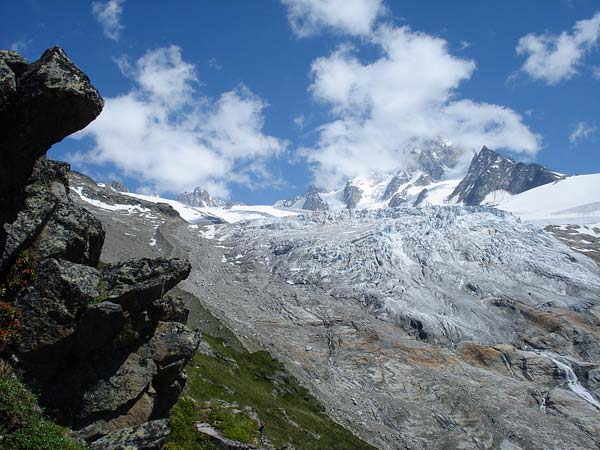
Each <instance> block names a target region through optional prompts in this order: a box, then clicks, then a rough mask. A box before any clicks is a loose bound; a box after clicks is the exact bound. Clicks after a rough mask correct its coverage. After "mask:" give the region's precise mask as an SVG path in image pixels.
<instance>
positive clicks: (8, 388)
mask: <svg viewBox="0 0 600 450" xmlns="http://www.w3.org/2000/svg"><path fill="white" fill-rule="evenodd" d="M67 433H68V430H67V429H65V428H63V427H60V426H58V425H56V424H54V423H52V422H49V421H47V420H45V419H44V417H43V416H42V414H41V412H40V411H39V409H38V408H37V405H36V399H35V396H34V395H32V394H31V393H30V392H29V391H28V390H27V389H26V388H25V387H24V386H23V385H22V384H21V383H20V382H19V381H17V380H16V379H13V378H0V434H1V435H2V436H3V439H2V443H1V445H2V449H3V450H85V448H86V447H84V446H82V445H80V444H78V443H76V442H75V441H73V440H71V439H70V438H69V437H68V435H67Z"/></svg>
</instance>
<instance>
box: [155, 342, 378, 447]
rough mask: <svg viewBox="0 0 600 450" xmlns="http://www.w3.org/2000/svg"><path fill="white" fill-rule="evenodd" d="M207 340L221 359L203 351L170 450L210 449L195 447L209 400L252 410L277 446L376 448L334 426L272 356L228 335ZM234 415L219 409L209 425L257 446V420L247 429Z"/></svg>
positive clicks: (192, 367)
mask: <svg viewBox="0 0 600 450" xmlns="http://www.w3.org/2000/svg"><path fill="white" fill-rule="evenodd" d="M204 339H205V340H206V341H207V342H208V343H209V344H210V346H211V347H212V350H213V352H214V353H215V356H208V355H205V354H201V353H198V354H196V355H195V356H194V358H193V359H192V361H191V362H190V364H189V365H188V367H187V374H188V383H187V387H186V392H185V394H184V397H182V398H181V399H180V400H179V402H178V403H177V405H176V406H175V408H174V409H173V412H172V415H171V427H172V430H173V431H172V434H171V436H170V438H169V445H170V446H169V447H167V448H169V449H170V450H180V449H181V448H185V449H188V448H189V449H190V450H196V449H204V448H210V447H194V446H190V442H192V441H193V440H194V439H196V441H197V437H196V436H194V435H195V434H196V433H195V432H194V423H196V422H198V421H206V415H204V416H203V405H206V402H211V404H213V405H220V404H222V403H219V402H226V404H230V405H231V404H234V405H237V407H238V408H239V409H242V408H243V407H245V406H249V407H250V408H252V409H253V410H254V411H255V412H256V413H257V414H258V416H259V417H260V420H261V421H262V423H263V425H264V428H263V430H262V435H263V436H264V437H265V438H266V439H268V441H269V442H270V443H271V445H273V446H275V447H281V446H283V445H285V444H286V443H289V444H292V445H293V446H294V447H295V448H296V449H297V450H301V449H307V450H308V449H310V450H342V449H343V450H353V449H373V447H371V446H370V445H368V444H366V443H364V442H363V441H361V440H360V439H359V438H357V437H356V436H354V435H353V434H352V433H350V432H349V431H348V430H346V429H345V428H343V427H342V426H340V425H338V424H337V423H335V422H333V421H332V420H331V419H330V418H329V417H328V416H327V415H326V414H325V411H324V409H323V408H322V406H321V405H320V404H319V402H318V401H317V400H316V399H315V398H314V397H313V396H312V395H310V393H309V392H308V391H307V390H306V389H305V388H304V387H302V386H301V385H299V384H298V382H297V381H296V380H295V379H294V378H293V377H291V376H289V375H288V374H287V372H286V371H285V368H284V367H283V365H282V364H281V363H279V362H278V361H277V360H275V359H273V358H272V357H271V355H270V354H269V353H267V352H264V351H260V352H255V353H249V352H246V351H244V350H241V349H239V348H234V347H232V346H231V345H230V344H229V343H228V342H227V341H229V339H227V338H224V337H221V338H215V337H212V336H209V335H206V334H205V335H204ZM214 411H216V412H214ZM230 415H231V413H230V412H228V411H227V409H226V408H225V409H224V408H221V407H219V406H217V407H215V406H213V413H212V416H211V415H210V414H209V416H208V419H209V420H208V421H209V423H211V424H212V425H213V426H214V427H215V428H217V429H218V430H219V431H220V432H221V433H222V434H223V435H224V436H225V437H229V438H231V439H237V440H241V441H243V442H252V443H255V442H256V436H257V435H256V434H254V435H252V430H253V428H252V427H254V431H255V432H257V431H258V430H256V428H255V427H256V422H254V421H253V420H250V421H251V422H252V423H250V421H246V422H244V424H243V427H242V424H241V423H240V421H241V420H242V418H241V417H240V415H239V414H238V417H233V418H232V417H229V416H230ZM240 427H242V428H243V429H242V430H240ZM190 430H191V432H190Z"/></svg>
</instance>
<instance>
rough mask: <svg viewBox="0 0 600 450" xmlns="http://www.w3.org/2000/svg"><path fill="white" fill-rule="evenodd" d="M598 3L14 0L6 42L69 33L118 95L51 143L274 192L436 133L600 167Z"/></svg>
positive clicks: (570, 167)
mask: <svg viewBox="0 0 600 450" xmlns="http://www.w3.org/2000/svg"><path fill="white" fill-rule="evenodd" d="M340 5H341V6H340ZM599 12H600V5H599V4H598V2H597V1H593V0H570V1H567V0H564V1H563V0H552V1H543V2H542V1H534V0H529V1H522V0H521V1H512V0H508V1H502V2H490V1H479V0H477V1H476V0H472V1H461V2H448V1H445V0H444V1H442V0H437V1H434V0H419V1H408V0H406V1H391V0H388V1H383V0H328V1H326V0H322V1H320V2H319V1H317V0H281V1H279V0H256V1H247V0H239V1H234V0H228V1H221V0H219V1H216V0H215V1H209V0H207V1H202V2H197V1H179V2H170V3H166V2H159V1H150V0H148V1H143V2H142V1H139V0H138V1H135V0H120V1H119V0H110V1H107V0H101V1H98V2H85V1H74V0H72V1H66V0H62V1H60V0H56V1H53V2H47V1H41V0H23V1H19V2H14V1H3V2H2V3H0V17H4V18H10V20H5V21H4V24H3V27H2V30H0V46H1V47H2V48H13V49H17V50H18V51H20V52H21V53H22V54H24V55H25V56H26V57H28V58H29V59H31V60H35V59H36V58H37V57H39V55H41V53H42V52H43V50H44V49H46V48H48V47H50V46H52V45H59V46H61V47H63V48H64V49H65V50H66V51H67V53H68V54H69V56H70V57H71V58H72V59H73V61H75V63H76V64H78V65H79V66H80V67H81V68H82V69H83V70H84V71H85V72H86V73H87V74H88V75H89V76H90V78H91V80H92V82H93V83H94V85H95V86H96V87H98V89H99V90H100V92H101V94H102V95H103V97H104V98H105V99H106V101H107V107H106V108H105V111H104V112H103V115H102V116H101V118H100V119H101V120H100V119H99V120H98V121H97V123H94V124H93V125H92V126H91V127H89V128H88V129H87V130H86V131H85V132H84V133H81V134H80V135H79V136H78V137H77V139H73V138H67V139H65V140H64V141H63V142H61V143H59V144H57V145H56V146H55V147H54V148H53V149H52V150H51V152H50V156H51V157H53V158H55V159H63V160H67V161H69V162H71V163H72V165H73V167H74V168H75V169H77V170H81V171H83V172H85V173H88V174H90V175H92V176H94V177H95V178H96V179H97V180H102V181H103V180H109V179H111V178H117V179H120V180H123V181H124V182H125V183H126V184H127V185H128V186H129V187H130V188H132V189H135V190H143V191H147V192H148V191H150V192H161V193H162V194H163V195H167V196H172V195H174V194H176V193H177V192H180V191H182V190H184V189H189V188H192V187H193V186H195V185H203V186H206V187H208V188H209V189H210V190H211V191H213V192H215V193H217V194H221V195H229V196H231V197H232V198H235V199H237V200H241V201H244V202H247V203H272V202H273V201H275V200H277V199H280V198H288V197H293V196H294V195H297V194H299V193H301V192H302V191H303V190H304V189H305V188H306V186H307V185H308V184H310V183H312V182H315V183H317V184H319V185H321V186H323V187H333V186H336V185H338V184H339V183H341V182H342V180H344V179H347V178H349V177H353V176H356V175H361V174H363V173H364V172H367V171H383V170H386V169H387V170H393V169H395V168H401V167H405V166H409V165H410V163H411V162H410V161H407V160H406V158H405V156H403V154H402V152H400V151H399V149H401V148H405V147H406V146H410V145H418V142H420V141H421V140H423V139H426V138H427V137H435V136H436V135H443V136H445V137H447V138H449V139H450V140H452V141H453V142H454V143H455V144H456V145H457V146H460V147H461V148H464V149H465V151H466V152H467V154H469V152H472V151H476V150H477V149H479V148H480V147H481V146H483V145H488V146H491V147H496V148H499V149H502V151H503V152H505V153H508V154H510V155H511V156H514V157H516V158H518V159H521V160H524V161H536V162H539V163H541V164H544V165H546V166H548V167H551V168H553V169H555V170H558V171H561V172H566V173H593V172H600V101H599V100H600V95H599V94H600V51H599V47H598V46H599V44H600V15H598V13H599ZM517 50H519V52H518V51H517ZM519 53H520V54H519Z"/></svg>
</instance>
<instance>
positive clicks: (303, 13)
mask: <svg viewBox="0 0 600 450" xmlns="http://www.w3.org/2000/svg"><path fill="white" fill-rule="evenodd" d="M281 2H282V3H283V4H284V5H285V6H287V8H288V19H289V21H290V25H291V26H292V30H293V31H294V33H295V34H296V35H297V36H299V37H307V36H311V35H314V34H316V33H318V32H319V31H320V30H321V29H323V28H325V29H332V30H334V31H338V32H343V33H347V34H351V35H355V36H360V35H367V34H369V33H370V32H371V30H372V28H373V24H374V23H375V21H376V20H377V18H378V17H379V16H381V15H382V14H384V13H385V8H384V6H383V0H281Z"/></svg>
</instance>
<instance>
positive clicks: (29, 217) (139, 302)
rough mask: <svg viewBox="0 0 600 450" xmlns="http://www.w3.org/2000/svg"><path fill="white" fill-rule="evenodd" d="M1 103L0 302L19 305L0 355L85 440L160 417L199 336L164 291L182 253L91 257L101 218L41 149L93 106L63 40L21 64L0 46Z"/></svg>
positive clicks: (78, 123) (181, 271)
mask: <svg viewBox="0 0 600 450" xmlns="http://www.w3.org/2000/svg"><path fill="white" fill-rule="evenodd" d="M0 101H1V103H0V117H1V119H2V121H3V128H2V132H1V134H0V154H2V160H1V162H0V180H1V181H0V202H1V208H0V210H1V211H2V217H1V219H2V227H1V233H2V240H1V241H0V276H1V278H0V284H4V283H6V285H7V286H10V289H6V290H4V289H3V290H2V292H3V298H2V301H5V302H8V303H10V304H11V305H12V307H14V308H17V309H18V310H19V311H20V312H21V314H22V327H21V331H20V336H19V339H18V342H17V343H16V344H14V345H12V346H3V347H4V348H3V354H2V357H3V359H5V360H10V361H11V362H12V365H13V366H14V367H15V369H16V370H17V372H18V373H19V374H20V376H21V378H22V379H23V380H24V381H25V383H26V384H27V385H28V386H29V388H30V389H32V390H33V391H34V392H35V393H36V394H37V395H38V401H39V403H40V405H41V406H42V407H43V408H44V409H45V411H46V413H48V414H50V415H51V416H52V417H53V418H54V420H56V421H58V422H59V423H61V424H63V425H66V426H69V427H71V428H72V429H75V430H79V436H80V437H81V438H83V439H85V440H87V441H89V442H91V441H94V440H96V439H98V438H100V437H102V436H104V435H106V434H108V433H111V432H115V431H116V430H121V429H124V428H127V427H135V426H140V425H142V424H144V423H145V422H147V421H153V420H159V419H161V418H164V417H167V416H168V413H169V410H170V407H171V406H172V405H173V404H174V403H175V401H176V400H177V398H178V395H179V393H180V392H181V391H182V389H183V387H184V384H185V375H184V372H183V368H184V366H185V364H186V362H187V361H188V359H189V358H190V357H191V356H192V355H193V354H194V352H195V350H196V348H197V346H198V343H199V336H198V335H197V334H196V333H195V332H193V331H191V330H190V329H188V328H187V327H185V326H184V325H183V322H185V320H186V317H187V310H186V309H185V307H184V305H183V304H182V302H181V301H178V300H175V299H173V298H171V297H169V295H168V294H167V292H168V291H169V290H170V289H171V288H172V287H174V286H175V285H176V284H177V283H178V282H179V281H181V280H183V279H185V278H186V277H187V276H188V274H189V272H190V264H189V262H187V261H184V260H179V259H170V260H169V259H165V258H158V259H146V258H142V259H130V260H127V261H124V262H118V263H112V264H101V263H100V255H101V251H102V245H103V242H104V237H105V233H104V230H103V228H102V225H101V223H100V222H99V221H98V220H97V219H96V218H95V217H94V216H93V215H92V214H90V213H89V212H88V211H86V210H85V209H84V208H82V207H81V206H78V205H76V204H75V203H73V202H72V201H71V200H70V198H69V195H68V193H69V184H68V177H67V174H68V172H69V166H68V164H65V163H59V162H54V161H50V160H47V159H46V158H45V153H46V151H47V150H48V148H49V147H50V146H51V145H52V144H53V143H55V142H58V141H60V140H61V139H63V138H64V137H65V136H67V135H69V134H71V133H72V132H74V131H77V130H78V129H81V128H83V127H85V126H86V125H87V124H88V123H89V122H90V121H91V120H93V119H94V118H95V117H96V116H97V115H98V114H99V113H100V111H101V109H102V106H103V101H102V98H101V97H100V95H99V94H98V91H97V90H96V89H95V88H94V87H93V86H92V85H91V84H90V81H89V79H88V78H87V76H86V75H85V74H83V73H82V72H81V71H80V70H79V69H78V68H77V67H76V66H75V65H74V64H73V63H72V62H71V61H70V60H69V59H68V57H67V56H66V54H65V52H64V51H63V50H62V49H60V48H56V47H55V48H52V49H50V50H47V51H46V52H45V53H44V54H43V55H42V57H41V58H40V60H38V61H36V62H34V63H32V64H28V63H27V62H26V61H25V59H23V58H22V57H20V56H19V55H17V54H16V53H14V52H7V51H2V52H0ZM19 255H20V256H19ZM17 258H20V260H23V259H26V260H27V261H28V264H30V267H27V269H26V270H27V271H29V272H28V273H30V274H35V276H31V277H30V280H29V282H27V281H25V282H23V283H22V284H21V285H14V284H15V283H13V281H14V280H13V279H12V278H14V266H15V261H16V260H17ZM163 425H164V424H163ZM151 428H152V427H151ZM155 428H157V429H161V430H162V432H163V436H162V437H160V436H154V438H153V439H154V441H156V440H157V439H158V440H159V441H160V440H161V439H163V440H164V438H165V433H164V429H165V427H164V426H162V427H155ZM167 430H168V427H167ZM151 440H152V439H151ZM94 448H114V447H102V446H100V447H98V446H97V445H96V446H95V447H94ZM140 448H143V447H140Z"/></svg>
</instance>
